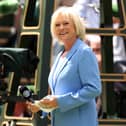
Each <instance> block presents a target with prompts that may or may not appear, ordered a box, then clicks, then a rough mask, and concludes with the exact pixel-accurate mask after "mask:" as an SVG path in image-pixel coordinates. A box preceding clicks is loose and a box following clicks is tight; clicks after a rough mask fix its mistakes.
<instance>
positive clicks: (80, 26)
mask: <svg viewBox="0 0 126 126" xmlns="http://www.w3.org/2000/svg"><path fill="white" fill-rule="evenodd" d="M59 15H64V16H67V17H68V18H70V19H71V20H72V22H73V23H74V26H75V31H76V34H77V37H78V38H80V39H81V40H84V38H85V26H84V21H83V20H82V19H81V18H80V16H79V15H78V14H77V13H76V11H75V10H74V9H73V8H72V7H67V6H62V7H59V8H58V9H57V10H56V11H55V12H54V13H53V15H52V17H51V25H50V29H51V34H52V37H53V38H55V39H58V38H57V36H56V34H55V22H56V18H57V17H58V16H59Z"/></svg>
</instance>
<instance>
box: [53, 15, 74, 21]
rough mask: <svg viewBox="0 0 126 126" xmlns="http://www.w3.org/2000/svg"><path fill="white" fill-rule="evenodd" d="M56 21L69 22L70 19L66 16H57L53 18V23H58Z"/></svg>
mask: <svg viewBox="0 0 126 126" xmlns="http://www.w3.org/2000/svg"><path fill="white" fill-rule="evenodd" d="M58 21H69V22H71V21H72V19H71V18H70V16H69V15H66V14H59V15H57V16H56V18H55V22H58Z"/></svg>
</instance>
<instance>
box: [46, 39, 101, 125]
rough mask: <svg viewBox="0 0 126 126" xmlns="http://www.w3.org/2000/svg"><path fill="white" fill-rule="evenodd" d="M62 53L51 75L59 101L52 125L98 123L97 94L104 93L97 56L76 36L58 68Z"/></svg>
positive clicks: (51, 85) (51, 86)
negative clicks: (102, 91)
mask: <svg viewBox="0 0 126 126" xmlns="http://www.w3.org/2000/svg"><path fill="white" fill-rule="evenodd" d="M61 54H62V52H61V53H59V55H58V56H57V58H56V61H55V63H54V65H53V67H52V69H51V72H50V74H49V79H48V81H49V85H50V88H51V91H52V94H53V95H56V96H57V101H58V105H59V107H58V108H57V109H56V110H54V111H53V112H52V126H97V125H98V121H97V111H96V103H95V98H96V97H97V96H98V95H100V93H101V81H100V73H99V69H98V64H97V59H96V57H95V55H94V53H93V52H92V50H91V48H89V47H88V46H87V45H86V44H85V43H84V42H83V41H81V40H80V39H77V40H76V42H75V44H74V45H73V47H72V48H71V50H70V51H69V53H68V54H67V56H66V58H65V59H64V62H63V63H62V64H61V67H60V68H59V69H58V70H57V65H58V61H59V59H60V56H61ZM55 71H57V73H56V74H55V77H54V73H55Z"/></svg>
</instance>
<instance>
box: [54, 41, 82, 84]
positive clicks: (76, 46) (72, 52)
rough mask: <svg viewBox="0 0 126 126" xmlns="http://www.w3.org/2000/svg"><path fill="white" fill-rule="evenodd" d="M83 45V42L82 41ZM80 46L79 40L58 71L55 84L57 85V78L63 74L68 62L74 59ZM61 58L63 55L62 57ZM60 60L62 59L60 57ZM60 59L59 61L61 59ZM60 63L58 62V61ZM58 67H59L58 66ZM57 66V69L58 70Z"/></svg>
mask: <svg viewBox="0 0 126 126" xmlns="http://www.w3.org/2000/svg"><path fill="white" fill-rule="evenodd" d="M81 43H82V41H81ZM79 46H80V40H79V39H77V41H76V42H75V44H74V45H73V47H72V48H71V50H70V51H69V52H68V54H67V56H66V57H65V59H64V60H63V63H62V65H61V67H60V69H59V70H58V72H57V74H56V80H55V82H54V84H56V81H57V78H58V76H59V75H60V73H61V72H62V70H63V69H64V67H65V66H66V64H67V62H68V61H69V60H70V59H71V58H72V56H73V55H74V54H75V52H76V51H77V49H78V47H79ZM60 56H61V55H60ZM59 58H60V57H59ZM59 58H58V59H59ZM57 62H58V61H57ZM57 64H58V63H57ZM56 66H57V65H56ZM56 66H55V69H56Z"/></svg>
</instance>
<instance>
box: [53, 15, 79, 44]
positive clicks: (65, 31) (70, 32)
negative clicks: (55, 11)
mask: <svg viewBox="0 0 126 126" xmlns="http://www.w3.org/2000/svg"><path fill="white" fill-rule="evenodd" d="M55 34H56V36H57V38H58V39H59V40H60V41H62V42H63V43H65V42H70V41H72V40H75V38H76V36H77V35H76V31H75V26H74V24H73V22H72V20H71V19H70V18H68V17H67V16H64V15H59V16H58V17H57V18H56V22H55Z"/></svg>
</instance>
